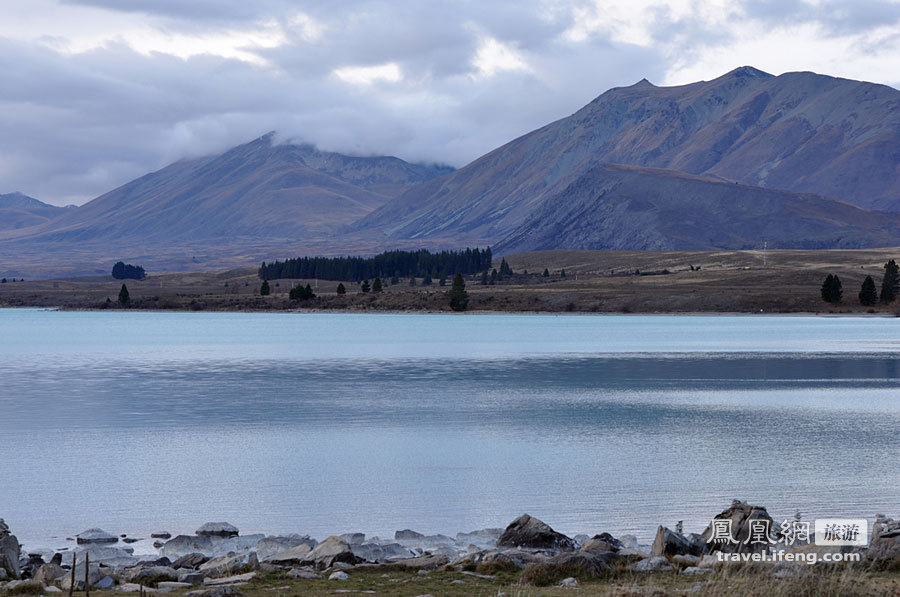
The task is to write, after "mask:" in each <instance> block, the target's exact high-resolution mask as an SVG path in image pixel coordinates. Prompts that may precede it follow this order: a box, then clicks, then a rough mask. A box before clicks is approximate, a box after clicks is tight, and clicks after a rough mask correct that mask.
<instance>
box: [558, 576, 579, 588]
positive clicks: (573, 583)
mask: <svg viewBox="0 0 900 597" xmlns="http://www.w3.org/2000/svg"><path fill="white" fill-rule="evenodd" d="M559 586H561V587H577V586H578V579H577V578H573V577H571V576H570V577H569V578H564V579H562V580H561V581H559Z"/></svg>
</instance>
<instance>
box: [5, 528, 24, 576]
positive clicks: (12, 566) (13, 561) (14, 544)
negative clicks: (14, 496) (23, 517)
mask: <svg viewBox="0 0 900 597" xmlns="http://www.w3.org/2000/svg"><path fill="white" fill-rule="evenodd" d="M20 550H21V546H20V545H19V540H18V539H16V536H15V535H13V534H12V533H10V532H9V527H8V526H7V525H6V523H5V522H4V521H3V519H2V518H0V570H4V571H5V572H6V573H7V576H8V577H10V578H14V579H15V578H19V574H20V570H19V551H20Z"/></svg>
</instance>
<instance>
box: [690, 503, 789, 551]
mask: <svg viewBox="0 0 900 597" xmlns="http://www.w3.org/2000/svg"><path fill="white" fill-rule="evenodd" d="M717 520H730V521H731V536H732V537H733V538H734V539H735V541H736V543H735V542H729V541H720V542H715V541H711V539H712V538H713V535H714V533H713V529H714V528H715V527H716V525H717V523H716V521H717ZM754 520H768V521H769V522H768V524H769V528H770V529H771V530H773V531H774V530H775V529H776V526H775V524H773V522H772V517H771V516H769V513H768V512H767V511H766V509H765V508H763V507H762V506H751V505H749V504H747V503H746V502H742V501H740V500H734V501H733V502H732V503H731V507H729V508H727V509H725V510H723V511H722V512H720V513H719V514H717V515H716V516H715V518H713V520H712V521H711V522H710V523H709V525H708V526H707V527H706V530H704V531H703V533H702V534H701V535H700V540H699V542H700V543H702V545H703V546H704V551H703V553H712V552H716V551H721V552H724V553H761V552H763V551H766V550H767V549H768V545H767V544H765V543H746V541H747V539H748V538H749V537H750V523H751V521H754ZM694 555H701V554H694Z"/></svg>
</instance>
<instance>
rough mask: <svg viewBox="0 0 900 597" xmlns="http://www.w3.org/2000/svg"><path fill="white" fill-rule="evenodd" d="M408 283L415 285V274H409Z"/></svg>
mask: <svg viewBox="0 0 900 597" xmlns="http://www.w3.org/2000/svg"><path fill="white" fill-rule="evenodd" d="M409 285H410V286H415V285H416V277H415V276H410V278H409Z"/></svg>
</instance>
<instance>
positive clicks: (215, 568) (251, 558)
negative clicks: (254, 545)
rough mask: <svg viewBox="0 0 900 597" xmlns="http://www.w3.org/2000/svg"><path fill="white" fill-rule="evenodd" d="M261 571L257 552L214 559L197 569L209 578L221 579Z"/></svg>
mask: <svg viewBox="0 0 900 597" xmlns="http://www.w3.org/2000/svg"><path fill="white" fill-rule="evenodd" d="M253 570H259V560H258V559H257V557H256V552H254V551H251V552H250V553H242V554H232V555H227V556H220V557H218V558H213V559H211V560H209V561H208V562H204V563H203V564H201V565H200V567H199V568H198V569H197V571H198V572H202V573H203V574H204V575H205V576H206V577H209V578H221V577H223V576H233V575H235V574H238V573H243V572H251V571H253Z"/></svg>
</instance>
